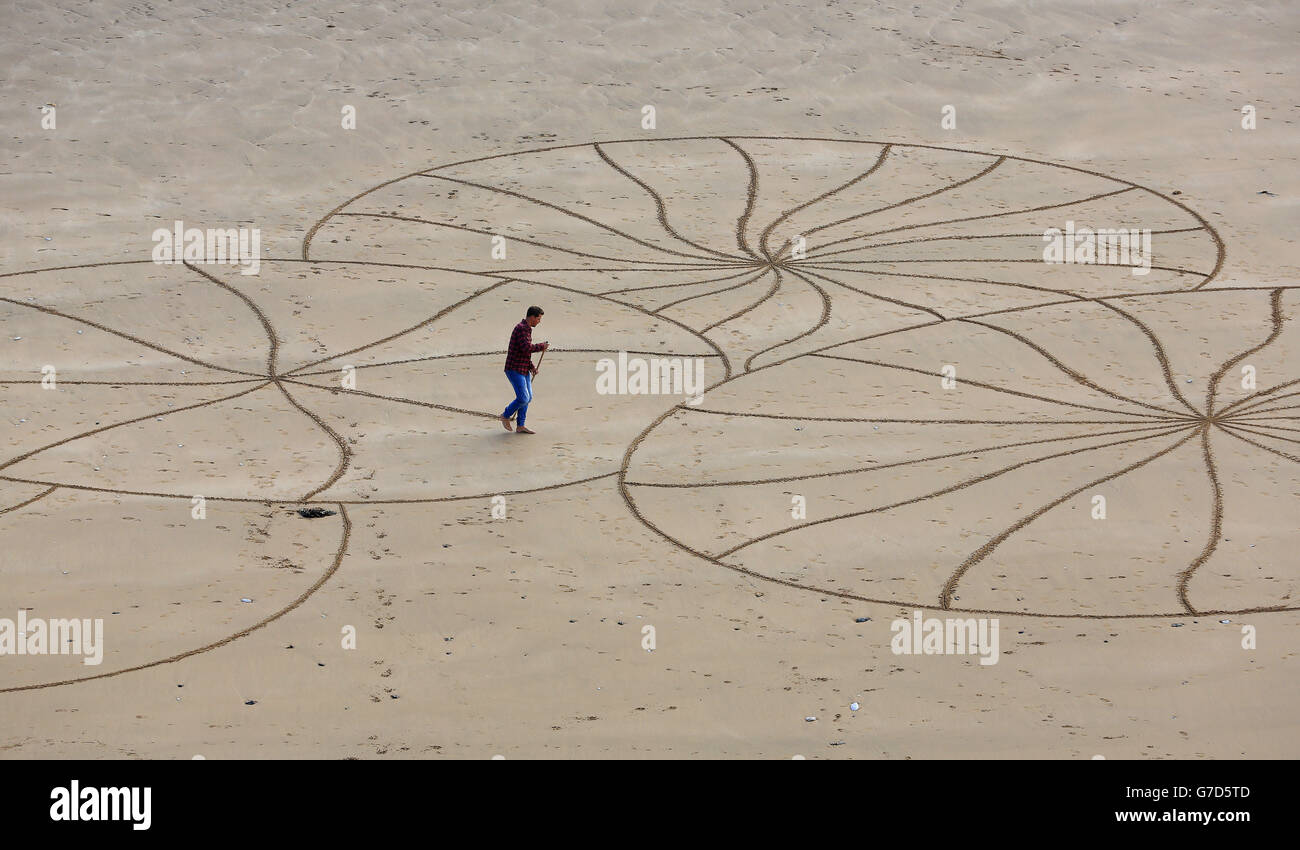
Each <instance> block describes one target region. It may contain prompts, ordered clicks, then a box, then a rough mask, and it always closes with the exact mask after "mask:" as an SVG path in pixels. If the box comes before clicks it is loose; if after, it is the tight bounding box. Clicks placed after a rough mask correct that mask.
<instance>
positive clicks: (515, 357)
mask: <svg viewBox="0 0 1300 850" xmlns="http://www.w3.org/2000/svg"><path fill="white" fill-rule="evenodd" d="M541 350H542V344H541V343H540V342H539V343H537V344H536V345H533V326H532V325H530V324H528V320H527V319H524V320H523V321H522V322H520V323H519V324H517V325H515V329H514V330H513V331H511V332H510V347H509V348H508V349H507V350H506V371H507V372H522V373H524V374H525V375H531V374H532V373H533V372H535V371H536V369H534V368H533V357H532V354H533V352H534V351H541Z"/></svg>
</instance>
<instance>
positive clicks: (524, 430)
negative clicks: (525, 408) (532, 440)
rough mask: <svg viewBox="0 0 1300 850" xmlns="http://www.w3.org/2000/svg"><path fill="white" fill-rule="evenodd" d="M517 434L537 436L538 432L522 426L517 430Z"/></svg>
mask: <svg viewBox="0 0 1300 850" xmlns="http://www.w3.org/2000/svg"><path fill="white" fill-rule="evenodd" d="M515 433H516V434H536V433H537V432H536V431H534V430H533V429H532V428H526V427H524V426H523V425H520V426H519V427H518V428H517V429H516V430H515Z"/></svg>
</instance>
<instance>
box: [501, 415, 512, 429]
mask: <svg viewBox="0 0 1300 850" xmlns="http://www.w3.org/2000/svg"><path fill="white" fill-rule="evenodd" d="M497 418H498V419H500V420H501V427H502V428H505V429H506V430H507V431H513V430H515V426H513V425H511V424H510V418H509V417H507V416H498V417H497Z"/></svg>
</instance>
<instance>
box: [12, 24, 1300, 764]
mask: <svg viewBox="0 0 1300 850" xmlns="http://www.w3.org/2000/svg"><path fill="white" fill-rule="evenodd" d="M11 5H12V8H11V9H10V11H9V13H8V16H7V22H6V32H5V34H4V36H2V37H0V50H3V53H4V66H5V67H6V69H8V73H7V74H6V75H5V76H6V79H5V80H4V81H3V83H0V85H2V86H3V90H4V94H5V97H3V98H0V114H2V115H3V123H4V126H5V127H6V128H7V130H8V132H7V133H6V134H5V136H4V139H3V140H0V147H2V148H3V150H4V154H5V161H6V163H7V164H8V165H7V167H6V169H5V171H4V173H3V174H0V181H2V182H0V185H3V187H4V198H5V201H6V203H5V204H4V205H3V208H2V209H0V275H4V276H3V277H0V299H3V300H0V330H3V334H0V346H2V347H3V348H0V351H3V352H4V356H3V357H0V372H2V373H3V374H0V381H2V382H3V383H0V387H2V389H0V392H2V393H3V397H2V401H0V413H2V414H3V417H2V418H0V430H2V431H3V437H2V438H0V449H3V457H2V458H0V541H2V543H3V545H2V546H0V550H2V551H3V555H2V556H0V588H3V590H0V618H15V617H16V615H17V612H18V611H19V610H20V609H22V610H24V611H26V612H27V616H29V617H30V618H64V617H71V618H79V619H80V618H85V619H91V620H93V619H103V620H104V627H103V647H102V650H103V659H102V663H101V664H98V665H86V664H84V663H83V659H82V657H81V656H79V655H72V654H36V655H4V656H0V700H2V701H3V703H4V713H5V717H6V719H7V722H6V724H5V728H4V731H3V734H0V755H2V756H5V757H12V758H123V757H133V758H134V757H143V758H158V759H173V758H181V759H188V758H192V757H194V756H196V755H201V756H203V757H205V758H209V759H215V758H250V757H251V758H331V759H332V758H352V757H355V758H432V757H455V758H491V757H492V756H494V755H501V756H505V757H506V758H615V757H618V758H678V757H684V758H701V757H719V758H783V759H788V758H792V757H794V756H796V755H798V756H803V757H805V758H810V759H811V758H833V759H838V758H858V759H864V758H941V757H955V758H1009V757H1028V758H1044V759H1091V758H1094V757H1096V756H1103V757H1105V758H1106V759H1125V758H1239V757H1252V758H1295V757H1297V756H1300V743H1298V742H1300V735H1298V734H1297V721H1296V717H1297V711H1296V708H1297V706H1298V705H1300V677H1298V676H1297V672H1300V671H1298V670H1297V660H1296V653H1295V649H1296V641H1295V639H1294V638H1293V637H1292V635H1293V634H1294V629H1295V627H1296V625H1297V623H1298V622H1300V566H1298V562H1297V560H1296V558H1295V554H1294V538H1295V531H1294V529H1295V515H1296V512H1295V507H1296V500H1297V498H1300V467H1297V466H1296V464H1297V463H1300V459H1297V457H1296V455H1297V454H1300V448H1298V447H1297V445H1296V440H1297V437H1298V436H1300V423H1297V422H1296V421H1295V420H1296V419H1297V407H1296V405H1295V401H1296V399H1295V397H1294V395H1291V396H1290V397H1288V394H1291V393H1294V392H1295V389H1294V384H1292V383H1291V382H1295V381H1297V380H1300V334H1298V333H1297V330H1296V322H1297V321H1300V288H1297V286H1298V285H1297V283H1296V280H1297V273H1298V272H1300V251H1298V250H1297V248H1296V246H1295V240H1294V232H1295V225H1296V208H1295V205H1296V199H1297V198H1300V178H1298V177H1297V171H1296V168H1295V154H1296V139H1297V136H1296V128H1295V123H1296V120H1297V118H1298V117H1300V116H1298V114H1297V107H1296V105H1295V104H1294V97H1293V92H1294V91H1295V75H1296V73H1297V67H1296V62H1297V60H1296V53H1295V51H1294V49H1293V42H1294V29H1295V26H1296V23H1297V12H1296V10H1295V9H1294V8H1292V7H1291V6H1289V5H1288V4H1286V3H1282V2H1266V3H1259V4H1252V5H1251V6H1249V7H1246V8H1240V7H1237V6H1233V5H1231V4H1224V3H1214V4H1196V3H1158V4H1150V3H1133V2H1102V3H1094V4H1088V5H1086V6H1084V7H1080V6H1079V4H1077V3H1068V4H1067V3H1059V4H1056V3H1044V4H1035V5H1033V6H1032V7H1031V8H1029V9H1026V7H1025V6H1024V4H1020V3H1012V2H980V3H959V4H957V5H956V6H953V5H952V4H948V3H933V2H922V3H916V4H900V5H888V4H886V5H880V6H872V7H867V6H865V4H863V5H862V6H861V7H859V6H858V5H857V4H831V5H815V4H802V3H792V4H783V5H778V6H769V7H766V8H763V7H760V6H758V5H757V4H752V5H751V4H740V3H730V2H727V3H721V4H697V7H694V8H693V7H692V6H690V5H687V4H683V3H660V4H653V5H647V6H645V7H638V6H635V5H629V4H606V6H605V8H596V7H595V6H593V5H592V4H588V3H577V2H561V3H557V2H544V3H521V2H501V3H491V4H472V3H460V2H457V3H447V4H439V5H438V6H437V7H435V6H432V5H430V4H421V3H409V4H389V5H388V6H387V7H385V8H383V9H381V8H379V7H373V6H355V5H352V4H342V3H336V2H324V3H312V4H285V3H253V2H248V3H233V2H215V3H206V4H202V7H203V8H200V4H196V3H193V2H188V0H183V2H175V3H169V4H167V5H166V6H165V7H156V8H155V7H149V8H147V9H145V8H142V7H140V6H138V5H135V4H128V3H121V2H103V3H96V4H93V5H81V6H78V7H77V8H76V9H71V8H69V9H56V8H52V7H51V6H50V5H48V4H36V3H16V4H11ZM46 105H53V107H54V113H53V114H54V116H55V118H56V124H55V126H54V127H52V128H48V129H47V128H44V127H43V126H42V119H43V118H44V117H46V115H47V114H48V112H49V111H48V110H44V111H43V109H42V107H44V106H46ZM1247 105H1249V106H1252V107H1254V110H1255V120H1256V124H1255V127H1254V129H1246V128H1245V127H1244V126H1243V111H1242V108H1243V107H1244V106H1247ZM646 106H652V107H653V108H654V118H655V124H654V127H653V129H648V128H646V127H644V126H643V115H644V110H643V108H644V107H646ZM348 107H351V108H352V109H353V110H354V112H355V129H345V127H344V126H343V123H344V118H345V113H346V112H347V108H348ZM945 107H952V108H953V110H954V111H950V112H947V113H946V112H945ZM946 114H947V115H954V116H955V126H951V127H946V126H945V125H944V118H945V115H946ZM176 221H183V222H184V224H185V226H186V227H197V228H239V227H243V228H257V229H258V231H259V234H260V257H261V265H260V269H259V271H258V273H257V274H256V275H251V274H250V275H243V274H240V273H239V269H238V268H237V267H235V266H231V265H224V266H223V265H211V264H202V263H196V264H194V265H193V266H192V267H191V266H187V265H180V264H173V265H162V264H156V263H154V262H151V261H150V260H151V252H152V251H153V248H154V242H153V241H152V234H153V232H154V231H155V229H157V228H164V229H171V228H172V227H173V223H174V222H176ZM1067 222H1071V224H1070V225H1069V226H1070V227H1071V228H1073V227H1074V226H1075V225H1079V226H1087V227H1093V228H1096V227H1104V228H1119V227H1124V228H1138V229H1149V230H1151V231H1153V233H1152V236H1151V239H1152V242H1151V244H1152V246H1153V247H1152V256H1151V258H1150V259H1151V262H1150V266H1151V268H1150V270H1149V273H1147V274H1133V273H1132V269H1130V268H1128V267H1119V266H1115V265H1110V266H1103V265H1093V264H1087V263H1072V264H1061V265H1049V264H1045V263H1043V262H1042V261H1041V259H1042V251H1043V240H1042V238H1041V235H1042V234H1043V232H1044V231H1045V230H1046V229H1048V228H1053V227H1055V228H1061V229H1064V228H1066V227H1067ZM493 236H503V237H504V238H505V241H504V245H505V246H506V254H505V256H499V255H496V256H494V255H493V253H492V248H493V244H492V237H493ZM798 236H804V238H805V239H806V254H805V255H802V256H792V254H791V251H790V247H789V246H792V245H793V243H792V242H787V240H792V239H795V238H797V237H798ZM829 252H837V253H833V254H830V253H829ZM530 304H540V305H542V306H543V307H544V308H545V310H546V315H545V317H544V321H543V324H542V325H541V326H539V328H538V329H537V330H536V331H535V332H534V339H535V340H538V341H540V340H550V341H551V343H552V345H553V346H554V347H553V348H552V349H551V350H550V351H549V352H548V353H547V355H546V358H545V361H544V366H543V368H542V370H541V372H540V374H539V375H538V377H537V378H536V382H535V384H536V385H535V394H536V396H535V401H534V403H533V405H532V406H531V408H530V411H529V416H528V424H529V426H530V427H532V428H534V429H536V430H537V431H538V434H537V435H536V436H533V437H521V436H517V435H513V434H506V433H505V432H504V431H503V430H502V429H501V427H500V425H499V424H498V423H497V422H495V421H494V420H493V419H492V418H491V417H492V416H495V415H496V414H497V413H499V412H500V410H501V408H502V407H503V406H504V405H505V403H506V402H507V401H508V400H509V398H510V392H509V387H508V385H507V382H506V381H505V380H504V379H503V377H502V375H501V363H502V360H503V359H504V349H505V344H506V340H507V339H508V337H509V333H510V329H511V327H512V326H513V325H514V324H515V323H516V322H517V321H518V320H519V319H520V318H521V317H522V315H523V313H524V310H525V309H526V308H527V306H529V305H530ZM620 351H626V352H629V353H630V356H631V357H641V358H643V359H646V358H652V357H654V358H681V360H682V364H683V365H687V364H694V363H697V362H698V363H700V364H702V366H701V367H700V368H701V369H702V374H703V379H704V384H705V385H706V386H705V389H704V392H703V398H702V399H701V400H699V403H698V404H692V403H690V401H691V400H690V399H687V398H685V397H684V395H683V394H682V393H678V394H672V393H666V394H633V393H625V394H619V393H613V394H608V393H602V392H600V391H599V387H598V385H597V383H596V377H597V375H598V373H599V370H600V368H601V367H600V366H599V365H598V364H599V363H600V361H601V360H603V359H609V360H610V361H613V362H614V363H617V362H618V360H617V358H618V353H619V352H620ZM947 366H952V367H953V371H952V373H951V375H950V377H952V378H953V379H954V380H955V384H952V385H950V386H945V384H944V382H943V379H944V377H945V375H947V373H945V372H944V371H943V370H944V367H947ZM1246 366H1249V367H1252V368H1253V372H1252V373H1251V377H1253V378H1254V380H1255V381H1256V383H1255V384H1254V385H1253V386H1252V387H1248V386H1246V384H1244V383H1243V381H1244V379H1245V378H1246V374H1245V373H1244V372H1243V371H1242V369H1243V367H1246ZM46 367H54V376H55V386H54V387H48V386H42V378H43V377H45V376H46V372H44V371H43V370H45V369H46ZM46 383H47V384H48V383H49V381H48V380H47V381H46ZM1257 393H1262V394H1263V395H1256V394H1257ZM1229 417H1235V418H1229ZM1288 419H1290V420H1292V421H1290V422H1288V421H1286V420H1288ZM1098 496H1101V497H1103V498H1104V518H1103V517H1100V516H1098V509H1099V503H1098V502H1097V501H1096V497H1098ZM200 497H201V501H200ZM494 497H499V498H494ZM305 506H311V507H318V508H321V509H323V510H327V511H330V512H331V513H330V515H328V516H323V517H319V518H315V519H306V518H303V517H301V516H299V515H298V514H297V513H296V510H297V509H299V508H302V507H305ZM801 506H802V507H803V509H804V514H803V515H801V516H798V515H796V514H797V513H798V508H800V507H801ZM245 599H246V600H249V601H247V602H245V601H241V600H245ZM916 611H920V612H921V615H922V616H923V617H930V618H939V619H943V618H954V619H966V618H983V619H984V620H985V621H986V625H987V624H988V621H996V623H997V628H998V635H999V642H998V652H997V656H996V658H997V661H996V663H991V664H982V663H980V656H978V655H977V654H969V653H968V654H957V655H955V654H920V655H917V654H898V653H896V652H894V651H893V649H892V648H891V640H892V639H893V638H894V630H893V629H892V628H891V624H893V623H894V622H895V621H896V620H901V621H904V622H911V621H912V618H913V614H914V612H916ZM647 627H649V628H648V629H647ZM1245 627H1250V628H1245ZM0 628H2V624H0ZM353 638H354V639H353ZM350 640H351V642H350ZM651 644H652V645H653V648H652V649H651V648H650V646H651ZM986 657H987V656H986ZM1229 696H1230V697H1231V698H1226V697H1229ZM851 704H856V705H857V706H858V707H857V708H856V709H852V708H850V705H851Z"/></svg>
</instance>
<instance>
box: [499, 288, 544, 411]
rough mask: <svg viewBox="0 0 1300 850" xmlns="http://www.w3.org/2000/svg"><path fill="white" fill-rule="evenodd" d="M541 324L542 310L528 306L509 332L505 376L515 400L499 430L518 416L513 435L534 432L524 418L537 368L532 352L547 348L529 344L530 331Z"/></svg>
mask: <svg viewBox="0 0 1300 850" xmlns="http://www.w3.org/2000/svg"><path fill="white" fill-rule="evenodd" d="M541 321H542V308H541V307H529V308H528V315H527V316H525V317H524V320H523V321H522V322H520V323H519V324H517V325H515V329H514V330H513V331H512V332H511V333H510V347H509V349H507V351H506V377H507V378H508V379H509V380H510V386H511V387H513V388H514V391H515V400H514V401H512V402H510V406H509V407H507V408H506V410H505V413H502V414H501V417H500V418H501V427H502V428H505V429H506V430H507V431H510V430H512V429H511V426H510V417H512V416H514V415H515V414H516V413H518V414H519V427H518V428H515V429H513V430H514V431H515V433H516V434H536V433H537V432H536V431H533V430H531V429H529V428H527V427H525V426H524V418H525V417H526V416H527V415H528V403H529V402H530V401H532V400H533V375H536V374H537V367H536V366H534V365H533V352H534V351H545V350H546V349H547V348H550V343H548V342H539V343H537V344H536V345H534V344H533V328H535V327H537V326H538V325H539V324H541Z"/></svg>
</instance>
